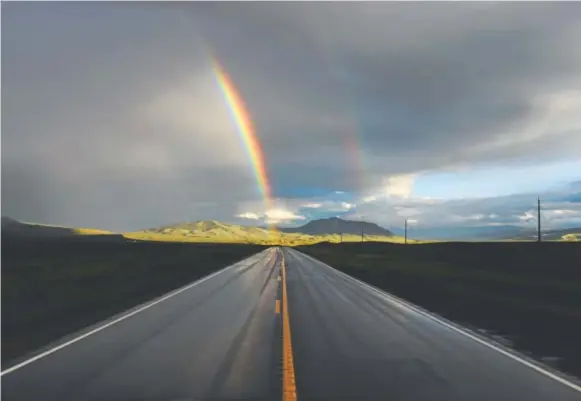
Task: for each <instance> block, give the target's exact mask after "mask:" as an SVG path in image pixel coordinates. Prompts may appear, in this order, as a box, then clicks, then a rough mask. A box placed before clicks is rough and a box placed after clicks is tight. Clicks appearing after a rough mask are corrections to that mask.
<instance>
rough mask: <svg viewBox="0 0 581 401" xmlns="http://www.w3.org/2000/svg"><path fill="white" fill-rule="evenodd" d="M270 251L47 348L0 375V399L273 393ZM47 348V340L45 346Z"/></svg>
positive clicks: (275, 331) (275, 327)
mask: <svg viewBox="0 0 581 401" xmlns="http://www.w3.org/2000/svg"><path fill="white" fill-rule="evenodd" d="M278 257H280V255H278V254H277V253H276V252H275V250H274V249H269V250H267V251H264V252H261V253H260V254H258V255H255V256H253V257H251V258H249V259H246V260H245V261H243V262H241V263H238V264H236V265H234V266H232V267H230V268H228V269H226V270H223V271H221V272H220V273H218V274H216V275H214V276H213V277H211V278H209V279H206V280H205V281H202V282H199V283H198V284H196V285H194V286H192V287H191V288H188V289H186V290H184V291H182V292H180V293H178V294H176V295H174V296H172V297H169V298H167V299H165V300H163V301H161V302H159V303H157V304H155V305H153V306H151V307H148V308H147V309H144V310H142V311H140V312H138V313H136V314H134V315H132V316H130V317H128V318H126V319H124V320H122V321H119V322H117V323H115V324H113V325H111V326H109V327H106V328H104V329H102V330H100V331H98V332H96V333H94V334H91V335H88V336H87V337H85V338H82V339H80V340H79V341H77V342H74V343H72V344H70V345H68V346H65V347H63V348H61V349H59V350H57V351H56V352H53V353H51V354H49V355H46V356H44V357H42V358H40V359H38V360H36V361H32V362H31V363H29V364H26V365H24V366H22V367H20V368H18V369H16V370H13V371H10V370H7V371H5V372H3V376H2V383H1V385H2V400H3V401H16V400H27V401H33V400H43V401H49V400H55V401H56V400H58V401H65V400H75V401H83V400H99V401H109V400H111V401H138V400H139V401H170V400H172V401H173V400H230V399H248V400H273V399H277V397H278V398H280V394H281V392H282V390H281V380H280V369H276V368H278V367H279V366H280V360H281V356H280V352H281V351H280V346H281V337H280V332H281V328H280V322H279V320H280V318H279V317H277V315H276V314H275V300H276V298H277V296H278V292H279V287H280V282H279V281H278V280H277V279H278V276H279V266H280V265H279V264H278V263H275V262H276V261H277V258H278ZM101 326H102V324H100V325H97V326H96V328H97V329H98V328H99V327H101ZM93 329H95V328H93ZM78 335H79V333H77V334H75V336H73V337H72V338H75V337H76V336H78ZM53 348H54V344H53V345H52V346H51V347H49V348H48V349H53Z"/></svg>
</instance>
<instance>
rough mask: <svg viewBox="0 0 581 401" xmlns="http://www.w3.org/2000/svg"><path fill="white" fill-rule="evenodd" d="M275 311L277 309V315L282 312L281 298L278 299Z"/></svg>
mask: <svg viewBox="0 0 581 401" xmlns="http://www.w3.org/2000/svg"><path fill="white" fill-rule="evenodd" d="M275 311H276V314H277V315H278V314H279V313H280V300H279V299H277V300H276V304H275Z"/></svg>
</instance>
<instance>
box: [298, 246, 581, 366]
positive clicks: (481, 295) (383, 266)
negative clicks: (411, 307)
mask: <svg viewBox="0 0 581 401" xmlns="http://www.w3.org/2000/svg"><path fill="white" fill-rule="evenodd" d="M298 249H299V250H300V251H302V252H305V253H307V254H310V255H311V256H313V257H315V258H317V259H319V260H321V261H324V262H325V263H327V264H329V265H331V266H333V267H335V268H337V269H339V270H341V271H343V272H345V273H347V274H349V275H352V276H354V277H357V278H359V279H361V280H363V281H365V282H367V283H370V284H372V285H375V286H377V287H379V288H382V289H384V290H387V291H388V292H390V293H392V294H394V295H397V296H400V297H402V298H404V299H406V300H408V301H410V302H413V303H415V304H417V305H419V306H422V307H424V308H426V309H428V310H430V311H432V312H435V313H438V314H440V315H442V316H444V317H446V318H449V319H450V320H453V321H456V322H458V323H460V324H462V325H464V326H467V327H469V328H472V329H475V330H478V331H481V332H483V331H485V332H486V334H488V335H491V336H501V337H500V338H502V340H501V341H503V342H509V343H510V345H511V346H513V347H514V348H516V349H518V350H520V351H521V352H524V353H525V354H529V355H532V356H534V357H536V358H537V359H542V360H543V361H544V362H545V363H547V364H550V365H552V366H554V367H556V368H558V369H562V370H564V371H566V372H569V373H572V374H575V375H577V376H581V341H579V339H580V338H581V265H580V261H581V246H579V244H576V243H564V242H562V243H557V242H548V243H541V244H536V243H519V242H504V243H503V242H491V243H438V244H423V245H409V246H403V245H396V244H381V243H359V244H355V243H354V244H342V245H333V244H318V245H313V246H306V247H300V248H298Z"/></svg>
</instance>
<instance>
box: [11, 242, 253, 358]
mask: <svg viewBox="0 0 581 401" xmlns="http://www.w3.org/2000/svg"><path fill="white" fill-rule="evenodd" d="M262 249H264V247H261V246H257V245H243V244H240V245H236V244H230V245H221V244H180V243H166V242H137V243H136V242H132V241H130V240H127V239H125V238H123V237H122V236H120V235H105V236H104V235H95V236H77V237H70V238H36V239H31V238H28V239H23V238H6V237H5V236H3V238H2V367H3V368H5V367H6V366H7V365H6V364H7V363H8V362H10V361H11V360H14V359H15V358H19V357H23V356H24V355H25V354H26V353H28V352H30V351H34V350H36V349H38V348H39V347H42V346H45V345H47V344H48V343H50V342H51V341H54V340H57V339H59V338H61V337H63V336H65V335H68V334H70V333H73V332H75V331H77V330H79V329H81V328H83V327H86V326H88V325H91V324H94V323H97V322H99V321H101V320H103V319H106V318H108V317H110V316H112V315H114V314H117V313H120V312H123V311H125V310H127V309H129V308H132V307H134V306H136V305H139V304H140V303H143V302H145V301H148V300H150V299H152V298H154V297H156V296H159V295H162V294H164V293H166V292H169V291H171V290H173V289H175V288H178V287H180V286H183V285H185V284H187V283H188V282H191V281H194V280H196V279H198V278H200V277H203V276H205V275H207V274H210V273H212V272H214V271H216V270H219V269H221V268H223V267H226V266H228V265H230V264H232V263H235V262H237V261H239V260H241V259H244V258H245V257H248V256H250V255H252V254H254V253H257V252H259V251H260V250H262Z"/></svg>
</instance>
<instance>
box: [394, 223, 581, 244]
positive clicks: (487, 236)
mask: <svg viewBox="0 0 581 401" xmlns="http://www.w3.org/2000/svg"><path fill="white" fill-rule="evenodd" d="M394 232H395V233H396V234H403V230H401V229H394ZM574 234H579V235H581V227H580V228H577V227H575V228H567V229H558V230H543V231H542V235H543V239H545V240H559V239H562V237H563V236H565V235H574ZM408 236H409V237H410V238H413V239H417V240H441V241H491V240H533V239H535V238H537V231H536V229H534V228H528V227H527V228H524V227H518V226H511V225H506V226H475V227H425V228H422V227H414V226H411V227H409V229H408Z"/></svg>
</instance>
